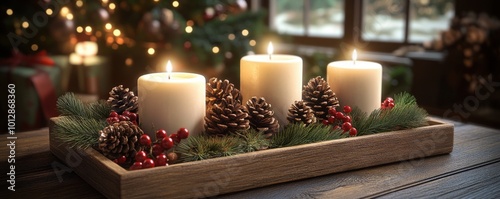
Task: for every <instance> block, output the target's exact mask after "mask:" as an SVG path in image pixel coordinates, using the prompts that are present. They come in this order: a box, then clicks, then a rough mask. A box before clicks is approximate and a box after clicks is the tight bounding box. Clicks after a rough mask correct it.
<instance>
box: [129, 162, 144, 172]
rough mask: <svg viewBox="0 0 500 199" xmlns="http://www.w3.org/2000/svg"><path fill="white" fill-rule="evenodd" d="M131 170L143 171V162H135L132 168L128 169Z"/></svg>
mask: <svg viewBox="0 0 500 199" xmlns="http://www.w3.org/2000/svg"><path fill="white" fill-rule="evenodd" d="M128 169H130V170H139V169H142V162H134V164H132V166H130V168H128Z"/></svg>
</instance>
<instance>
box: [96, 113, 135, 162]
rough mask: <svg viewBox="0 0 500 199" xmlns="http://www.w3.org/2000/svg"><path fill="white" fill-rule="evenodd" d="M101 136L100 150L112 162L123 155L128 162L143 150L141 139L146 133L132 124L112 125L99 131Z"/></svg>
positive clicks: (125, 122)
mask: <svg viewBox="0 0 500 199" xmlns="http://www.w3.org/2000/svg"><path fill="white" fill-rule="evenodd" d="M99 134H100V137H99V145H98V147H99V150H100V151H101V152H102V154H103V155H104V156H106V157H107V158H109V159H111V160H113V159H116V158H118V157H120V156H122V155H125V157H127V160H132V159H133V158H134V157H135V154H136V153H137V152H138V151H140V150H142V149H143V146H142V145H141V144H140V143H139V138H140V137H141V135H142V134H144V132H143V131H142V130H141V128H139V126H137V125H135V124H133V123H132V122H129V121H121V122H118V123H114V124H111V125H109V126H107V127H105V128H104V129H102V130H101V131H99Z"/></svg>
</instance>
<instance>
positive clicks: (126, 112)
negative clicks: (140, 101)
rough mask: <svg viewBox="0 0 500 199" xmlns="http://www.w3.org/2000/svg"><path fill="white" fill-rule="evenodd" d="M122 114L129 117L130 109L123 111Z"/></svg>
mask: <svg viewBox="0 0 500 199" xmlns="http://www.w3.org/2000/svg"><path fill="white" fill-rule="evenodd" d="M122 115H123V116H125V117H130V111H123V113H122Z"/></svg>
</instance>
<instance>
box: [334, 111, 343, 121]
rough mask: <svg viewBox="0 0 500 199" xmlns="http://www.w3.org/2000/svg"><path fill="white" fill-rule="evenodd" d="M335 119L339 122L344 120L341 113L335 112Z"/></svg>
mask: <svg viewBox="0 0 500 199" xmlns="http://www.w3.org/2000/svg"><path fill="white" fill-rule="evenodd" d="M335 118H337V119H341V120H342V119H344V113H342V112H336V113H335Z"/></svg>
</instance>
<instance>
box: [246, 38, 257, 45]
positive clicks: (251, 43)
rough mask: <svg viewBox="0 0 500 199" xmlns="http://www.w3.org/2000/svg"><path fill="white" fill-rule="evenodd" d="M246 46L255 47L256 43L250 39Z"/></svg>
mask: <svg viewBox="0 0 500 199" xmlns="http://www.w3.org/2000/svg"><path fill="white" fill-rule="evenodd" d="M248 44H250V46H255V45H256V44H257V42H256V41H255V40H253V39H252V40H250V41H249V42H248Z"/></svg>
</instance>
